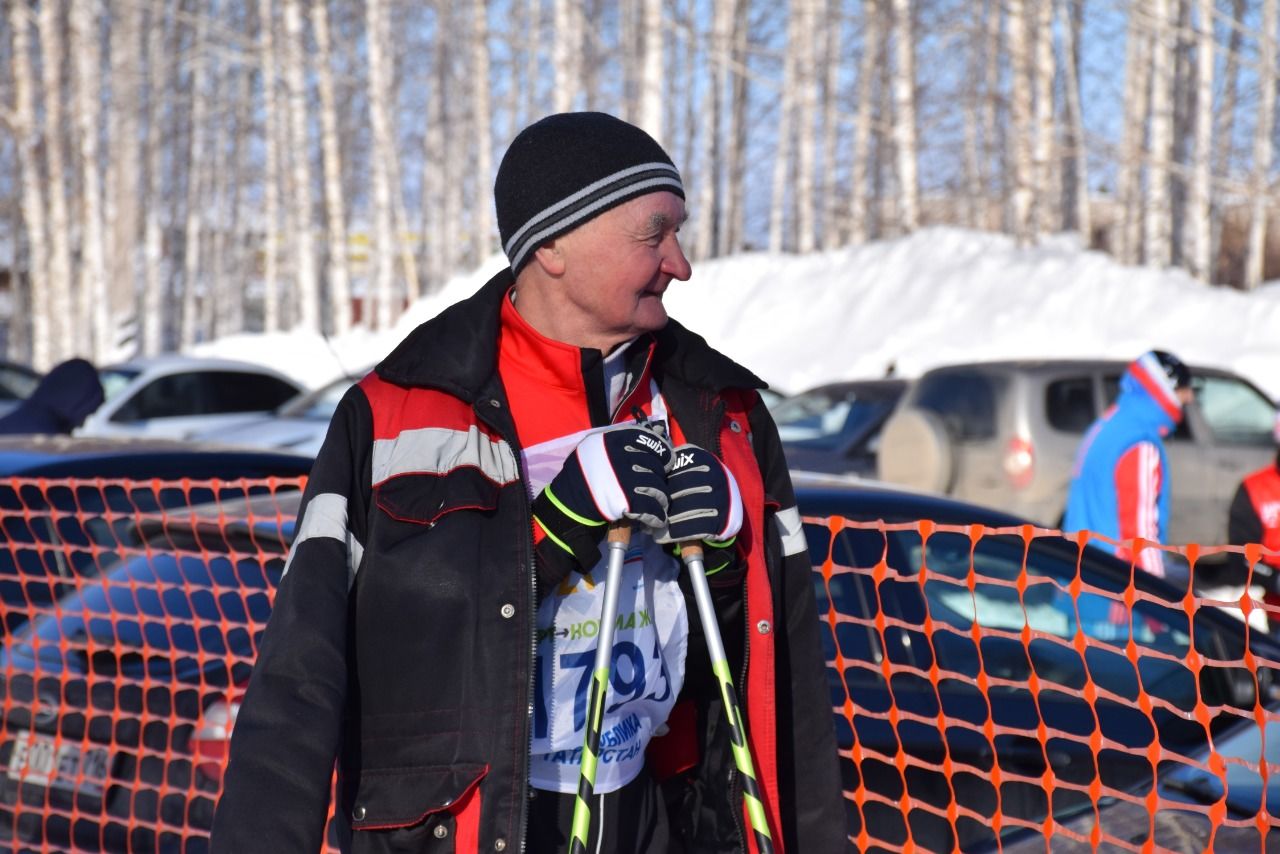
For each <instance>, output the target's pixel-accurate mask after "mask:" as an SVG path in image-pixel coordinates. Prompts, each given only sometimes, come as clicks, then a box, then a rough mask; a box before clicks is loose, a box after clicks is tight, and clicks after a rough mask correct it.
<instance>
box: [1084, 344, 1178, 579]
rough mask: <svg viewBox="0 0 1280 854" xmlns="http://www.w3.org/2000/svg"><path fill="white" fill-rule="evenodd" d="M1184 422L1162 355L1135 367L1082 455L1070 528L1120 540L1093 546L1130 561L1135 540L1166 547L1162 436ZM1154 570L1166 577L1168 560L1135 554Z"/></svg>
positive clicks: (1148, 552) (1147, 552) (1149, 552)
mask: <svg viewBox="0 0 1280 854" xmlns="http://www.w3.org/2000/svg"><path fill="white" fill-rule="evenodd" d="M1181 418H1182V406H1181V404H1180V403H1179V401H1178V398H1177V395H1176V392H1175V391H1174V388H1173V385H1172V383H1171V382H1170V381H1169V379H1168V378H1167V377H1166V376H1165V374H1164V372H1163V370H1161V368H1160V366H1159V364H1158V363H1157V362H1156V360H1155V357H1154V356H1152V355H1151V354H1149V353H1148V354H1146V355H1144V356H1142V357H1141V358H1139V359H1137V360H1136V361H1134V362H1133V363H1131V364H1130V365H1129V368H1128V370H1126V371H1125V374H1124V376H1123V377H1122V378H1121V380H1120V396H1119V398H1117V400H1116V402H1115V405H1113V406H1112V407H1111V408H1110V409H1108V410H1107V411H1106V412H1105V413H1103V415H1102V417H1101V418H1099V419H1098V420H1097V421H1095V422H1094V423H1093V425H1092V426H1091V427H1090V428H1089V431H1088V432H1087V433H1086V434H1085V438H1084V441H1083V443H1082V444H1081V446H1080V450H1079V451H1078V452H1077V455H1076V462H1075V468H1074V470H1073V473H1072V478H1071V486H1070V490H1069V492H1068V494H1067V512H1066V516H1065V517H1064V519H1063V528H1064V529H1065V530H1068V531H1080V530H1087V531H1092V532H1093V533H1096V534H1101V535H1103V536H1104V537H1108V538H1110V540H1113V541H1115V542H1114V543H1113V542H1108V541H1106V540H1101V539H1099V540H1092V541H1091V542H1092V543H1093V545H1095V546H1098V547H1100V548H1103V549H1105V550H1107V551H1109V552H1111V553H1112V554H1115V555H1117V556H1118V557H1120V558H1122V559H1125V560H1132V559H1134V557H1135V556H1134V555H1133V554H1132V549H1131V544H1132V541H1133V540H1134V539H1136V538H1140V539H1143V540H1146V541H1147V542H1151V543H1165V542H1166V541H1167V536H1168V531H1169V474H1168V473H1169V462H1168V457H1167V456H1166V455H1165V450H1164V442H1163V438H1164V437H1165V436H1166V435H1168V434H1169V432H1170V431H1171V430H1173V429H1174V427H1176V426H1177V424H1178V422H1179V421H1180V420H1181ZM1136 558H1137V562H1138V565H1139V566H1141V567H1142V568H1143V569H1145V570H1147V571H1148V572H1152V573H1155V574H1156V575H1164V574H1165V567H1164V560H1163V554H1162V552H1161V551H1160V550H1159V549H1154V548H1143V549H1142V550H1141V551H1140V553H1139V554H1138V555H1137V556H1136Z"/></svg>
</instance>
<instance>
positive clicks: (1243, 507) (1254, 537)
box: [1227, 413, 1280, 625]
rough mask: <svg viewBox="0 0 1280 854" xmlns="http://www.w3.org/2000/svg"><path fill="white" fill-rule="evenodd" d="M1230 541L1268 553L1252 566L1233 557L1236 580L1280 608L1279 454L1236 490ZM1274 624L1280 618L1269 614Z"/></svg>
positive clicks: (1279, 432) (1278, 429)
mask: <svg viewBox="0 0 1280 854" xmlns="http://www.w3.org/2000/svg"><path fill="white" fill-rule="evenodd" d="M1275 439H1276V443H1277V444H1280V413H1277V414H1276V426H1275ZM1227 539H1228V541H1229V542H1230V544H1231V545H1233V546H1244V545H1248V544H1250V543H1260V544H1261V545H1262V547H1263V548H1264V549H1265V550H1266V551H1264V552H1263V553H1262V556H1261V559H1260V560H1259V561H1258V562H1257V563H1256V564H1255V565H1254V566H1253V577H1252V579H1250V578H1249V568H1250V567H1249V565H1248V562H1247V560H1246V558H1245V556H1244V555H1232V559H1231V561H1230V563H1231V565H1232V568H1233V570H1234V572H1232V573H1231V575H1232V576H1233V578H1234V579H1236V580H1237V581H1238V582H1239V583H1240V584H1244V583H1245V582H1246V581H1252V583H1253V584H1255V585H1259V586H1261V587H1262V589H1263V590H1264V591H1265V592H1266V596H1265V601H1266V603H1267V605H1269V606H1273V607H1280V452H1278V453H1277V454H1276V459H1275V461H1274V462H1272V464H1271V465H1269V466H1266V467H1265V468H1261V469H1258V470H1257V471H1255V472H1252V473H1250V474H1248V475H1246V476H1245V478H1244V480H1242V481H1241V482H1240V486H1239V487H1237V488H1236V494H1235V497H1234V498H1232V500H1231V509H1230V510H1229V511H1228V513H1227ZM1268 618H1269V621H1270V622H1271V624H1272V625H1275V624H1276V623H1277V622H1280V617H1277V616H1272V615H1271V614H1270V613H1269V614H1268Z"/></svg>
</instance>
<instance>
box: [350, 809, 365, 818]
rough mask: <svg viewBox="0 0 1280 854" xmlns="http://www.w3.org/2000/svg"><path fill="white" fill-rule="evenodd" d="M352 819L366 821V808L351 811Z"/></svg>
mask: <svg viewBox="0 0 1280 854" xmlns="http://www.w3.org/2000/svg"><path fill="white" fill-rule="evenodd" d="M351 817H352V818H354V819H355V820H356V821H364V817H365V808H364V807H356V808H355V809H354V810H352V811H351Z"/></svg>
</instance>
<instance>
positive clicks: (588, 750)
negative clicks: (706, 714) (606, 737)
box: [569, 522, 631, 854]
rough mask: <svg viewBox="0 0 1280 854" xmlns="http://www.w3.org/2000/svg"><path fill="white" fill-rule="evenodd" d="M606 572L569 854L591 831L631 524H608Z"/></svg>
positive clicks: (581, 848)
mask: <svg viewBox="0 0 1280 854" xmlns="http://www.w3.org/2000/svg"><path fill="white" fill-rule="evenodd" d="M607 539H608V543H609V571H608V574H607V575H606V576H605V581H604V602H603V603H602V604H601V607H600V633H599V634H598V635H597V636H596V640H597V642H598V646H596V660H595V669H594V670H593V671H592V674H591V693H590V695H589V698H588V700H587V733H586V738H585V739H583V746H582V770H581V773H580V774H579V775H578V797H577V800H576V801H575V802H574V804H573V825H572V835H571V837H570V840H569V852H570V854H586V851H587V837H588V835H589V834H590V833H591V795H592V794H593V792H594V791H595V787H596V765H597V763H598V761H599V751H600V724H601V723H602V722H603V721H604V700H605V692H606V691H607V690H608V689H609V671H610V669H611V667H612V664H613V630H614V623H615V622H616V621H617V618H618V587H619V586H620V585H621V583H622V564H623V562H624V561H625V560H626V557H627V546H628V545H630V543H631V526H630V525H629V524H627V523H626V522H615V523H613V524H612V525H610V526H609V533H608V537H607Z"/></svg>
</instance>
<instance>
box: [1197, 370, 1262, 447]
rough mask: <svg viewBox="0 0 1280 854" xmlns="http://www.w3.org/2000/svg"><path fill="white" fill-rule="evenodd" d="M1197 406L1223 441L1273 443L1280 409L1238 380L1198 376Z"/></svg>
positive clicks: (1214, 434) (1215, 434)
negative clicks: (1277, 412)
mask: <svg viewBox="0 0 1280 854" xmlns="http://www.w3.org/2000/svg"><path fill="white" fill-rule="evenodd" d="M1192 387H1193V388H1194V389H1195V392H1196V403H1197V404H1199V406H1200V412H1201V414H1203V415H1204V420H1205V421H1206V422H1208V424H1209V429H1210V430H1212V431H1213V436H1214V438H1215V439H1217V440H1218V441H1219V442H1227V443H1231V444H1269V443H1270V442H1271V441H1272V438H1271V431H1272V427H1273V426H1274V424H1275V417H1276V410H1275V406H1274V405H1273V404H1272V403H1271V401H1269V400H1267V398H1266V396H1265V395H1263V394H1262V392H1260V391H1258V390H1257V389H1256V388H1254V387H1253V386H1251V385H1249V384H1248V383H1247V382H1245V381H1244V380H1242V379H1239V378H1238V377H1214V376H1204V377H1196V378H1194V379H1193V381H1192Z"/></svg>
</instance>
